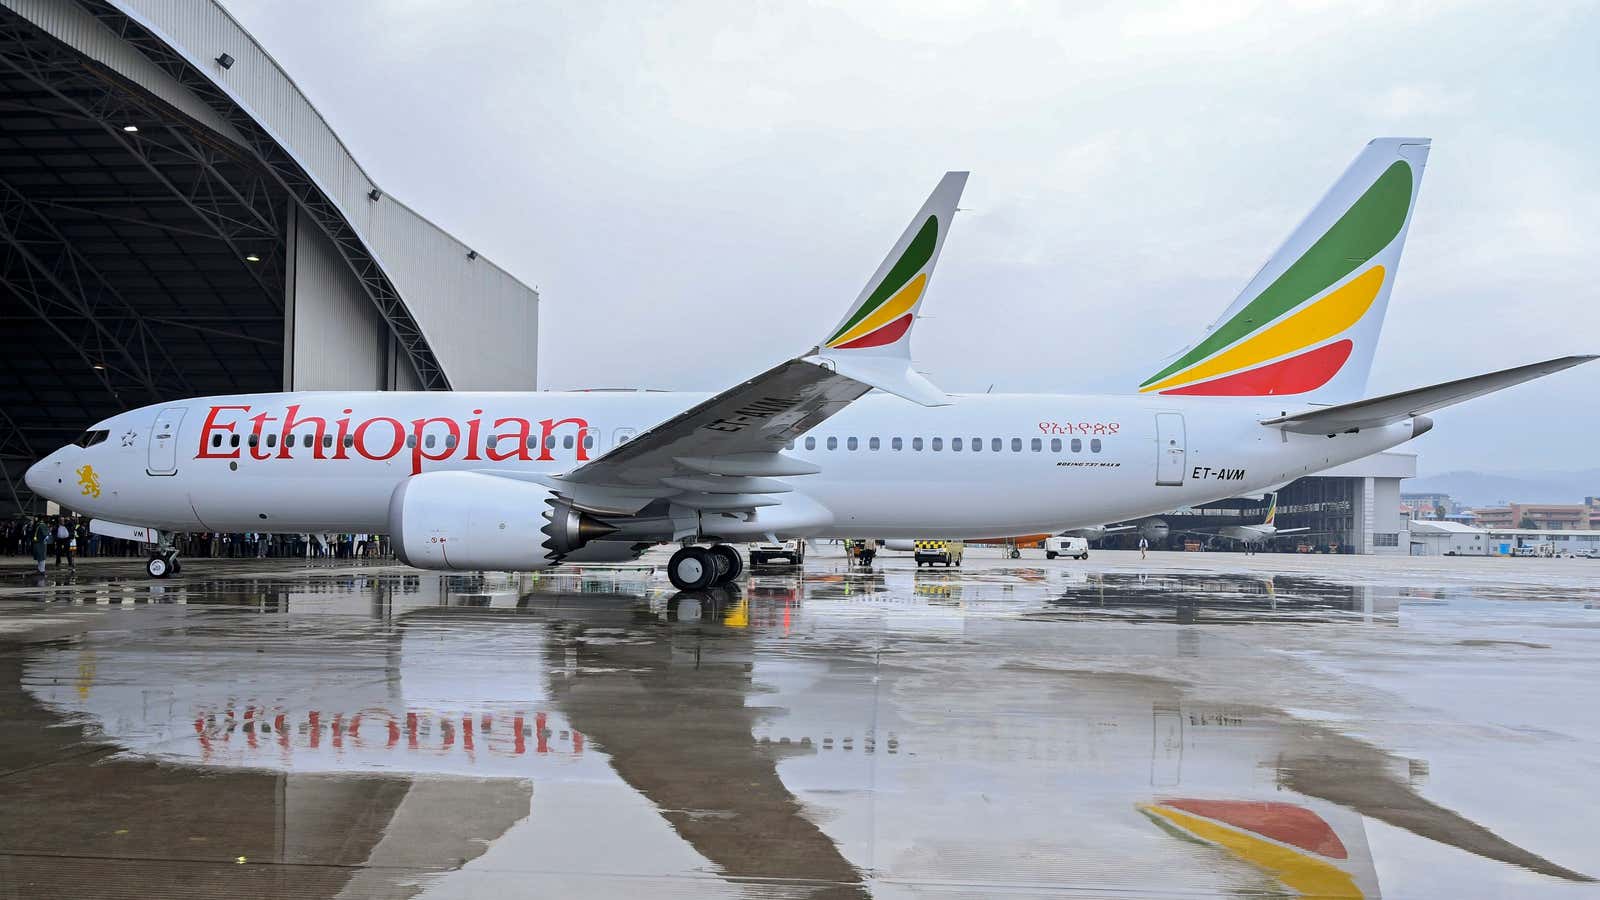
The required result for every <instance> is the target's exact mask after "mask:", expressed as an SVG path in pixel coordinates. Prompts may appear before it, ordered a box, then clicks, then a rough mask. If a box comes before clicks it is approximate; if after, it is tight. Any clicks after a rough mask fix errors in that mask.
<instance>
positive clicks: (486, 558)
mask: <svg viewBox="0 0 1600 900" xmlns="http://www.w3.org/2000/svg"><path fill="white" fill-rule="evenodd" d="M615 530H616V528H615V527H613V526H611V525H607V524H606V523H604V522H601V521H600V520H598V519H596V518H594V517H593V516H591V515H589V514H588V513H586V512H584V511H582V510H579V509H575V508H574V507H573V506H572V504H571V503H568V502H567V501H566V500H565V499H563V498H562V497H561V496H560V495H559V494H557V493H556V492H555V491H552V490H551V489H549V488H547V487H545V486H544V485H541V484H534V483H532V482H527V481H518V480H516V479H514V478H505V477H502V476H498V475H486V474H483V473H481V472H428V473H425V474H422V475H413V476H412V477H410V478H408V479H406V480H405V481H404V482H403V483H401V485H400V486H399V487H397V488H395V490H394V494H393V495H392V496H390V498H389V534H390V536H391V537H392V539H393V541H394V548H395V554H396V555H397V556H399V557H400V561H401V562H403V563H405V564H406V565H408V566H416V567H417V568H419V569H440V570H445V571H478V570H484V569H488V570H495V571H514V572H526V571H530V570H533V569H545V568H549V567H550V566H553V565H556V564H558V563H560V562H561V561H562V560H563V559H564V558H565V557H566V556H567V554H569V553H572V552H573V551H575V550H577V549H578V548H580V547H582V546H583V545H584V544H587V543H588V542H589V541H591V540H594V539H595V538H599V537H603V536H604V535H607V534H610V533H611V532H613V531H615Z"/></svg>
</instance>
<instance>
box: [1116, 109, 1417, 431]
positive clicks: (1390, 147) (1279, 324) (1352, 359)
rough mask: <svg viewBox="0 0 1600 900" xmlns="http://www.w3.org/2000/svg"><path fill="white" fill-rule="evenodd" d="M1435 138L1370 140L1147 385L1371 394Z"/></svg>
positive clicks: (1317, 396)
mask: <svg viewBox="0 0 1600 900" xmlns="http://www.w3.org/2000/svg"><path fill="white" fill-rule="evenodd" d="M1428 148H1429V142H1428V139H1427V138H1378V139H1376V140H1374V141H1372V142H1371V143H1369V144H1367V146H1366V148H1365V149H1364V150H1362V151H1361V154H1360V155H1359V156H1357V157H1356V159H1355V162H1353V163H1351V164H1350V167H1349V168H1348V169H1346V170H1345V172H1344V174H1343V175H1342V176H1340V177H1339V180H1338V181H1336V182H1334V185H1333V188H1332V189H1331V190H1329V191H1328V193H1327V195H1326V196H1324V197H1323V198H1322V200H1321V202H1319V203H1318V204H1317V205H1316V207H1315V208H1314V209H1312V211H1311V214H1310V215H1309V216H1307V217H1306V219H1305V221H1303V222H1301V223H1300V225H1299V227H1297V228H1296V229H1295V230H1294V231H1293V232H1292V233H1291V234H1290V235H1289V238H1288V240H1286V241H1284V242H1283V245H1282V246H1281V247H1279V248H1278V250H1277V252H1276V253H1274V254H1273V255H1272V257H1271V258H1270V259H1268V260H1267V263H1266V265H1264V266H1262V267H1261V269H1260V271H1258V272H1257V273H1256V275H1255V277H1254V278H1252V279H1250V283H1249V284H1247V285H1245V288H1244V290H1243V291H1242V292H1240V294H1239V296H1238V298H1237V299H1235V300H1234V301H1233V304H1232V305H1231V306H1229V307H1228V309H1227V311H1226V312H1224V313H1223V314H1222V317H1221V318H1219V319H1218V320H1217V321H1216V322H1215V323H1214V324H1213V325H1212V326H1211V328H1210V329H1208V331H1207V333H1206V335H1205V337H1203V338H1201V339H1200V340H1199V341H1198V342H1197V343H1195V344H1194V345H1192V346H1191V347H1189V348H1188V349H1186V350H1184V351H1183V352H1182V353H1180V354H1178V356H1177V357H1176V358H1175V359H1173V360H1171V361H1170V362H1169V363H1168V364H1166V365H1165V366H1163V367H1162V368H1161V370H1160V371H1158V372H1156V373H1155V374H1154V375H1152V376H1150V377H1149V378H1147V379H1145V381H1144V383H1143V384H1141V385H1140V386H1139V390H1140V391H1141V392H1143V393H1161V394H1185V395H1200V396H1236V397H1263V396H1279V395H1298V396H1301V397H1302V398H1304V399H1308V400H1314V401H1320V402H1327V403H1342V402H1346V401H1350V400H1356V399H1359V398H1360V397H1361V396H1362V395H1363V394H1364V393H1365V391H1366V387H1367V374H1368V372H1369V371H1370V370H1371V368H1372V355H1373V351H1375V350H1376V349H1377V345H1378V335H1379V332H1381V331H1382V329H1383V316H1384V313H1385V311H1386V310H1387V309H1388V305H1389V291H1390V289H1391V288H1392V287H1393V286H1394V279H1395V273H1396V270H1397V269H1398V268H1399V263H1400V251H1401V250H1402V249H1404V247H1405V241H1406V229H1407V228H1408V227H1409V225H1410V224H1411V213H1412V210H1413V208H1414V207H1415V205H1416V199H1417V188H1418V186H1419V185H1420V184H1421V181H1422V169H1423V165H1424V163H1426V161H1427V158H1428Z"/></svg>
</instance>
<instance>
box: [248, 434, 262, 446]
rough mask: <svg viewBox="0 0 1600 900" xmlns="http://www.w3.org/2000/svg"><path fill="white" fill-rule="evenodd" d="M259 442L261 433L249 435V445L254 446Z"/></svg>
mask: <svg viewBox="0 0 1600 900" xmlns="http://www.w3.org/2000/svg"><path fill="white" fill-rule="evenodd" d="M259 443H261V435H259V434H252V435H250V446H252V447H254V446H256V445H257V444H259Z"/></svg>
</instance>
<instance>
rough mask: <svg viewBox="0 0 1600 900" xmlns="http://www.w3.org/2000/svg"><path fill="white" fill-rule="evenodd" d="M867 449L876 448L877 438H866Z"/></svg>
mask: <svg viewBox="0 0 1600 900" xmlns="http://www.w3.org/2000/svg"><path fill="white" fill-rule="evenodd" d="M867 449H868V450H876V449H878V439H877V438H867Z"/></svg>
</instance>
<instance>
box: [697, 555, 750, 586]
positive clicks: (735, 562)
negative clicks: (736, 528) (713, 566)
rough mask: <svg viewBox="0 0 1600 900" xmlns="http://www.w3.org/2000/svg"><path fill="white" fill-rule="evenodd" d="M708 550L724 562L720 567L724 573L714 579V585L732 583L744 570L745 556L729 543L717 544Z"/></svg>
mask: <svg viewBox="0 0 1600 900" xmlns="http://www.w3.org/2000/svg"><path fill="white" fill-rule="evenodd" d="M706 552H708V553H710V554H711V555H712V556H714V557H717V558H718V560H719V561H720V562H721V563H722V565H721V567H720V568H721V569H722V573H721V574H720V575H718V576H717V577H716V578H715V579H713V580H712V582H711V583H712V585H714V586H717V587H720V586H722V585H724V584H731V583H732V582H733V581H734V579H736V578H738V577H739V575H740V574H741V573H743V572H744V558H743V557H741V556H740V555H739V551H738V550H735V549H733V548H732V547H730V546H728V545H727V544H716V545H714V546H713V547H712V548H711V549H710V550H708V551H706Z"/></svg>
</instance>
